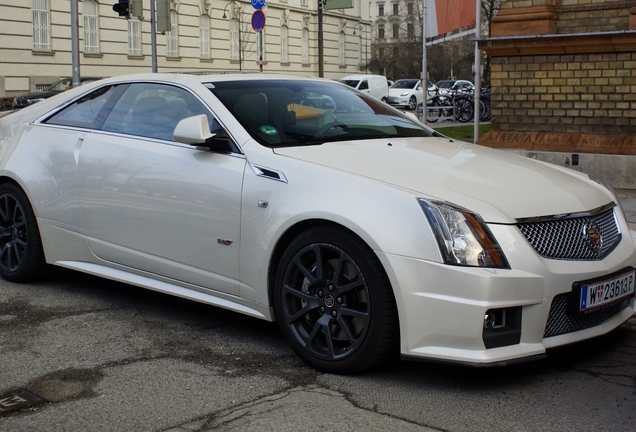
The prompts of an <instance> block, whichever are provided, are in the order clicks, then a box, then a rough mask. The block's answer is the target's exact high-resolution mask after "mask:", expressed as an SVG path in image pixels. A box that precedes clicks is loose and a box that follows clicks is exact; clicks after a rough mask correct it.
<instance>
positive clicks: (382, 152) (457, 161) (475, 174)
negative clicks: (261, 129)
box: [274, 138, 612, 223]
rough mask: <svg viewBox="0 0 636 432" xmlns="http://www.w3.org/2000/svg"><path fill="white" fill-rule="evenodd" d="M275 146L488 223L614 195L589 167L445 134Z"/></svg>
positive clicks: (579, 206) (594, 204)
mask: <svg viewBox="0 0 636 432" xmlns="http://www.w3.org/2000/svg"><path fill="white" fill-rule="evenodd" d="M274 152H275V153H276V154H279V155H283V156H287V157H291V158H294V159H298V160H303V161H306V162H311V163H315V164H319V165H323V166H326V167H330V168H333V169H337V170H341V171H346V172H349V173H352V174H356V175H360V176H364V177H367V178H371V179H374V180H377V181H381V182H384V183H387V184H391V185H394V186H398V187H400V188H403V189H408V190H410V191H413V192H414V193H415V194H416V195H417V196H420V197H423V198H426V197H429V198H435V199H440V200H444V201H448V202H451V203H454V204H456V205H459V206H462V207H464V208H467V209H469V210H471V211H473V212H476V213H478V214H480V215H481V217H482V218H484V220H485V221H486V222H490V223H515V220H516V219H521V218H527V217H537V216H549V215H557V214H566V213H572V212H581V211H586V210H592V209H595V208H598V207H600V206H602V205H605V204H608V203H610V202H612V195H611V193H610V192H609V191H608V190H607V189H605V188H604V187H602V186H601V185H599V184H597V183H595V182H593V181H591V180H589V178H588V177H587V176H586V175H585V174H581V173H578V172H576V171H573V170H570V169H567V168H561V167H558V166H556V165H551V164H547V163H543V162H537V161H535V160H532V159H528V158H525V157H521V156H517V155H513V154H510V153H506V152H504V151H500V150H494V149H490V148H486V147H482V146H478V145H474V144H468V143H462V142H453V141H452V140H449V139H447V138H399V139H390V140H368V141H345V142H337V143H326V144H323V145H318V146H305V147H285V148H276V149H275V150H274ZM387 204H388V205H390V203H387Z"/></svg>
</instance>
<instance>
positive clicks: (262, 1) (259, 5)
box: [252, 0, 265, 10]
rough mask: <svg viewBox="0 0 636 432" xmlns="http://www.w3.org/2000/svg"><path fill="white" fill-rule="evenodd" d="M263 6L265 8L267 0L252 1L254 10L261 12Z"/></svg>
mask: <svg viewBox="0 0 636 432" xmlns="http://www.w3.org/2000/svg"><path fill="white" fill-rule="evenodd" d="M263 6H265V0H252V7H253V8H254V9H256V10H261V9H263Z"/></svg>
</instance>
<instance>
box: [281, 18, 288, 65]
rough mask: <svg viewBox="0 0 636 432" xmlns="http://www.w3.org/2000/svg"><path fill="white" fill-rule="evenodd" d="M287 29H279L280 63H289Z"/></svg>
mask: <svg viewBox="0 0 636 432" xmlns="http://www.w3.org/2000/svg"><path fill="white" fill-rule="evenodd" d="M288 35H289V28H288V27H287V26H285V25H284V26H282V27H281V28H280V61H281V62H282V63H289V43H288V40H289V37H288Z"/></svg>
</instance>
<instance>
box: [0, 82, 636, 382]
mask: <svg viewBox="0 0 636 432" xmlns="http://www.w3.org/2000/svg"><path fill="white" fill-rule="evenodd" d="M634 241H635V236H634V233H633V232H631V231H630V230H629V228H628V226H627V223H626V220H625V216H624V214H623V212H622V210H621V207H620V205H619V202H618V200H617V198H616V196H615V195H614V194H613V192H612V190H611V189H610V188H608V187H606V186H604V185H603V184H601V183H600V182H598V181H595V180H594V179H591V178H589V177H588V176H586V175H583V174H581V173H578V172H575V171H571V170H568V169H565V168H559V167H556V166H552V165H548V164H545V163H540V162H537V161H533V160H529V159H525V158H521V157H517V156H513V155H510V154H507V153H504V152H500V151H497V150H492V149H487V148H483V147H480V146H477V145H473V144H467V143H463V142H455V141H453V140H451V139H448V138H446V137H444V136H442V135H441V134H439V133H436V132H434V131H432V130H430V129H428V128H426V127H425V126H423V125H422V124H419V123H418V122H417V121H415V120H412V119H411V118H409V117H407V116H405V115H403V114H401V113H400V112H399V111H397V110H395V109H393V108H391V107H390V106H388V105H385V104H383V103H381V102H379V101H377V100H376V99H373V98H370V97H367V96H365V95H364V94H361V93H359V92H357V91H355V90H353V89H351V88H350V87H348V86H345V85H342V84H339V83H336V82H332V81H327V80H320V79H310V78H298V77H281V76H271V75H269V76H268V75H265V74H255V75H218V76H187V75H176V74H169V75H168V74H165V75H164V74H145V75H133V76H122V77H117V78H112V79H107V80H101V81H97V82H94V83H90V84H87V85H84V86H81V87H79V88H76V89H72V90H69V91H67V92H64V93H63V94H61V95H57V96H54V97H52V98H50V99H47V100H45V101H42V102H39V103H37V104H35V105H33V106H30V107H27V108H25V109H23V110H21V111H18V112H15V113H12V114H9V115H6V116H4V117H2V118H0V248H1V249H0V274H1V275H2V276H3V277H4V278H5V279H7V280H10V281H16V282H22V281H28V280H32V279H33V278H35V277H38V276H39V275H41V274H42V270H43V269H45V268H46V266H47V264H51V265H57V266H62V267H66V268H70V269H75V270H78V271H82V272H86V273H90V274H93V275H99V276H103V277H105V278H109V279H113V280H117V281H123V282H127V283H130V284H133V285H137V286H141V287H145V288H149V289H153V290H157V291H161V292H165V293H170V294H174V295H177V296H181V297H185V298H188V299H192V300H196V301H199V302H204V303H207V304H210V305H214V306H218V307H223V308H227V309H231V310H235V311H237V312H240V313H244V314H248V315H251V316H254V317H259V318H262V319H265V320H278V322H279V323H280V326H281V329H282V332H283V334H284V335H285V337H286V338H287V340H288V341H289V343H290V344H291V346H292V347H293V348H294V350H295V351H296V352H297V353H298V354H299V355H300V356H301V357H302V358H303V359H304V360H305V361H307V362H308V363H309V364H311V365H313V366H314V367H316V368H318V369H320V370H323V371H328V372H334V373H353V372H359V371H362V370H366V369H369V368H372V367H376V366H378V365H380V364H382V363H383V362H385V361H386V360H387V359H389V358H391V357H392V356H393V355H394V354H397V353H398V352H399V353H401V355H402V357H403V358H407V359H414V360H417V359H433V360H439V361H450V362H461V363H467V364H478V365H485V364H507V363H510V362H513V361H518V360H525V359H531V358H539V357H542V356H544V355H545V353H546V349H548V348H551V347H556V346H560V345H564V344H568V343H572V342H577V341H581V340H584V339H588V338H591V337H595V336H599V335H603V334H605V333H607V332H609V331H611V330H613V329H615V328H616V327H618V326H620V325H621V324H622V323H623V322H625V321H626V320H628V319H629V318H630V317H631V316H632V315H633V314H634V267H636V252H635V248H634Z"/></svg>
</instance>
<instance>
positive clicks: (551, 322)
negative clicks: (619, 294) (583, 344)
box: [543, 293, 629, 338]
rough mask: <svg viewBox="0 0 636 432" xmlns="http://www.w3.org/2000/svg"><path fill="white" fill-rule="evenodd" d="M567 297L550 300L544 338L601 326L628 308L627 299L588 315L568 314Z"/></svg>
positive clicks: (563, 295) (564, 295)
mask: <svg viewBox="0 0 636 432" xmlns="http://www.w3.org/2000/svg"><path fill="white" fill-rule="evenodd" d="M569 295H570V294H569V293H565V294H559V295H558V296H556V297H555V298H554V300H552V306H550V315H549V316H548V323H547V324H546V326H545V332H544V333H543V337H544V338H548V337H552V336H558V335H562V334H566V333H572V332H575V331H579V330H584V329H587V328H591V327H595V326H597V325H600V324H603V323H604V322H605V321H608V320H610V319H612V318H613V317H615V316H616V315H618V314H619V313H621V312H622V311H623V310H625V309H626V308H627V307H628V306H629V298H627V299H623V300H621V301H620V302H618V303H614V304H610V305H608V306H606V307H604V308H601V309H599V310H595V311H590V312H588V313H570V312H569V311H568V296H569Z"/></svg>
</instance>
